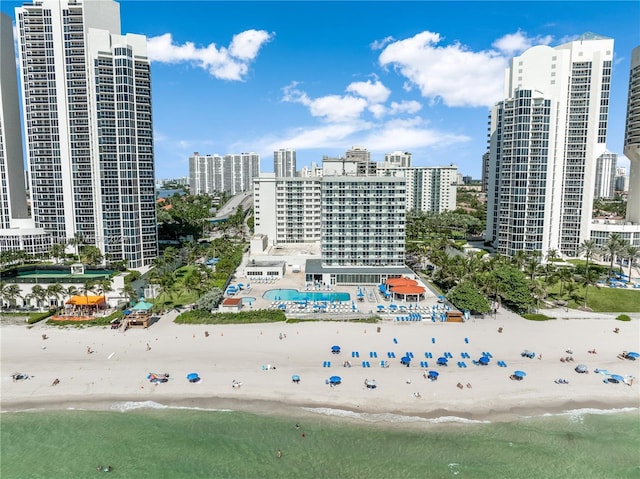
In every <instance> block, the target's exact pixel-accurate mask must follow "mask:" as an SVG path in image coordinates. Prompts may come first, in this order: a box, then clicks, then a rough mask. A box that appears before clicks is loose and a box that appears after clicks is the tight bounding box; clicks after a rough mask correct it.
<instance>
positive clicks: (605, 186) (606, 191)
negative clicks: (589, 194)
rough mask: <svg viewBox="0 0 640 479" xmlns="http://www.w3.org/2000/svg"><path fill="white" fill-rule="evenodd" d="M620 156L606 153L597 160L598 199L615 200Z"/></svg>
mask: <svg viewBox="0 0 640 479" xmlns="http://www.w3.org/2000/svg"><path fill="white" fill-rule="evenodd" d="M617 162H618V155H617V154H615V153H611V152H610V151H605V152H604V153H603V154H602V155H600V156H599V157H598V158H597V159H596V172H595V186H594V191H593V194H594V196H595V197H596V198H613V196H614V190H615V188H614V187H615V178H616V163H617Z"/></svg>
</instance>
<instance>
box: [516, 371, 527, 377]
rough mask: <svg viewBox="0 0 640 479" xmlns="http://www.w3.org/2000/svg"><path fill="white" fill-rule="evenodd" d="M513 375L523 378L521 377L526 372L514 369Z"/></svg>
mask: <svg viewBox="0 0 640 479" xmlns="http://www.w3.org/2000/svg"><path fill="white" fill-rule="evenodd" d="M513 375H514V376H518V377H520V378H523V377H525V376H526V375H527V373H525V372H524V371H514V372H513Z"/></svg>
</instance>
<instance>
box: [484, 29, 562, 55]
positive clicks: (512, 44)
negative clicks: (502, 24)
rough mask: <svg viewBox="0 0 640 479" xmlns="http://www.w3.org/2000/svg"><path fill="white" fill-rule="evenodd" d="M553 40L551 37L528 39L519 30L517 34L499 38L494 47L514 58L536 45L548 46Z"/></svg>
mask: <svg viewBox="0 0 640 479" xmlns="http://www.w3.org/2000/svg"><path fill="white" fill-rule="evenodd" d="M552 40H553V37H551V36H550V35H546V36H537V37H527V34H526V33H525V32H523V31H521V30H518V31H517V32H516V33H508V34H506V35H505V36H503V37H502V38H498V39H497V40H496V41H495V42H493V45H492V46H493V47H494V48H496V49H497V50H500V51H501V52H502V53H504V54H505V55H508V56H514V55H518V54H520V53H522V52H523V51H525V50H526V49H528V48H531V47H532V46H534V45H548V44H549V43H551V41H552Z"/></svg>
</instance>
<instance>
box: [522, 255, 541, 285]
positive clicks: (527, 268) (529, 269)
mask: <svg viewBox="0 0 640 479" xmlns="http://www.w3.org/2000/svg"><path fill="white" fill-rule="evenodd" d="M538 266H539V263H538V260H536V259H534V258H531V259H529V260H528V261H527V262H526V263H525V265H524V272H525V273H526V274H528V275H529V278H530V279H531V281H533V280H534V279H536V273H537V272H538Z"/></svg>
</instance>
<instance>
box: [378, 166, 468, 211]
mask: <svg viewBox="0 0 640 479" xmlns="http://www.w3.org/2000/svg"><path fill="white" fill-rule="evenodd" d="M377 174H378V176H403V177H405V178H406V191H405V194H406V197H405V208H406V210H407V211H412V210H416V211H423V212H425V213H443V212H444V211H453V210H455V209H456V193H457V189H458V187H457V180H458V176H462V175H458V167H457V166H455V165H450V166H416V167H406V168H397V167H391V168H383V167H380V166H379V167H378V169H377Z"/></svg>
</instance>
